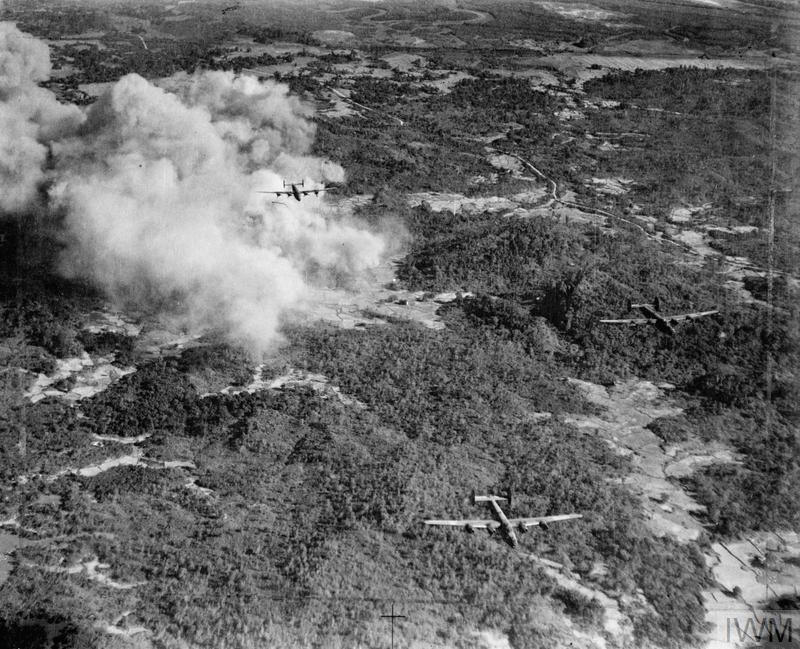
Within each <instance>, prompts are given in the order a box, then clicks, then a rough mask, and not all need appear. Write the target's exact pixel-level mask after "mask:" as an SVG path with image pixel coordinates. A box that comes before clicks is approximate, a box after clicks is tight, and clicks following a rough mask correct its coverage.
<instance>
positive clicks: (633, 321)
mask: <svg viewBox="0 0 800 649" xmlns="http://www.w3.org/2000/svg"><path fill="white" fill-rule="evenodd" d="M600 322H602V323H603V324H629V325H640V324H654V323H655V322H657V321H656V319H655V318H625V319H623V320H601V321H600Z"/></svg>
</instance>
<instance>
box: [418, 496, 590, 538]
mask: <svg viewBox="0 0 800 649" xmlns="http://www.w3.org/2000/svg"><path fill="white" fill-rule="evenodd" d="M511 499H512V495H511V491H510V490H509V492H508V493H507V494H506V496H505V497H503V496H494V495H487V496H476V495H475V492H474V491H473V492H472V503H473V505H475V504H477V503H479V502H487V503H489V507H490V511H491V513H492V516H493V517H494V518H491V519H484V518H471V519H428V520H425V521H423V523H424V524H425V525H444V526H449V527H463V528H464V531H466V532H467V533H468V534H474V533H475V530H486V531H487V533H488V534H489V535H493V534H494V533H495V532H500V536H501V538H502V539H503V540H504V541H505V542H506V543H508V545H510V546H511V547H512V548H516V547H517V546H518V545H519V540H518V539H517V535H516V534H515V533H514V529H515V528H516V530H517V532H519V533H520V534H525V533H527V531H528V528H529V527H533V526H534V525H536V526H538V527H539V528H541V529H543V530H547V529H548V528H549V524H550V523H556V522H558V521H569V520H574V519H577V518H583V514H556V515H555V516H533V517H523V518H508V517H507V516H506V514H505V512H503V510H502V509H501V508H500V505H499V504H498V502H499V501H501V500H505V501H506V502H508V506H509V507H511Z"/></svg>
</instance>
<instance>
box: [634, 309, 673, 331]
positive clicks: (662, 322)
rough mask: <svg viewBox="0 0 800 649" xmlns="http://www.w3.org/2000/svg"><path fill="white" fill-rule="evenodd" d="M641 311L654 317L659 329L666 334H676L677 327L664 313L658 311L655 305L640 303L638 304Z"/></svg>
mask: <svg viewBox="0 0 800 649" xmlns="http://www.w3.org/2000/svg"><path fill="white" fill-rule="evenodd" d="M637 308H638V309H639V311H641V312H642V313H643V314H644V315H645V316H647V317H648V318H652V319H653V320H655V321H656V322H655V325H656V329H658V330H659V331H663V332H664V333H665V334H670V335H671V336H674V335H675V328H674V327H673V326H672V325H671V324H670V323H669V320H667V319H666V318H665V317H664V316H663V315H661V314H660V313H659V312H658V311H656V310H655V309H654V308H653V307H651V306H650V305H649V304H639V305H637Z"/></svg>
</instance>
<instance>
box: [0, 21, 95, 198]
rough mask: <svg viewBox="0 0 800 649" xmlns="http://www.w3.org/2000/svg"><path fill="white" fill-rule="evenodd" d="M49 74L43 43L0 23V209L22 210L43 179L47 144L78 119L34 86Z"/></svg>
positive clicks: (79, 117) (75, 112)
mask: <svg viewBox="0 0 800 649" xmlns="http://www.w3.org/2000/svg"><path fill="white" fill-rule="evenodd" d="M49 74H50V54H49V51H48V49H47V45H45V44H44V43H42V42H41V41H39V40H37V39H35V38H33V37H32V36H29V35H28V34H23V33H22V32H21V31H19V30H18V29H17V28H16V27H15V26H14V25H13V24H12V23H0V134H1V135H0V211H9V212H10V211H14V210H20V209H24V208H25V207H26V206H27V205H28V204H30V202H31V201H33V200H35V197H36V193H37V190H38V188H39V186H40V184H41V182H42V181H43V179H44V172H43V171H42V166H43V164H44V163H45V161H46V159H47V146H46V143H47V142H48V141H50V140H52V139H53V138H57V137H59V136H60V135H61V134H63V133H65V132H69V131H70V130H72V129H74V128H75V127H76V126H77V125H78V124H79V123H80V122H81V120H82V119H83V114H82V113H81V111H80V110H79V109H78V108H77V107H75V106H65V105H63V104H60V103H59V102H58V101H57V100H56V98H55V97H54V96H53V95H52V93H50V92H47V91H46V90H44V89H42V88H39V86H37V85H36V82H38V81H44V80H45V79H47V78H48V76H49Z"/></svg>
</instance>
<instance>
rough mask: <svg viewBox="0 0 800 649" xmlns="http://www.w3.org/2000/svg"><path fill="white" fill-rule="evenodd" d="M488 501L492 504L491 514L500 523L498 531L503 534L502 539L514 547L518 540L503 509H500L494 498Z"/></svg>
mask: <svg viewBox="0 0 800 649" xmlns="http://www.w3.org/2000/svg"><path fill="white" fill-rule="evenodd" d="M489 503H490V504H491V506H492V514H493V515H494V517H495V518H496V519H497V522H498V523H500V533H501V534H502V535H503V540H504V541H505V542H506V543H508V544H509V545H510V546H511V547H512V548H516V547H517V545H518V544H519V541H518V540H517V535H516V534H514V529H513V528H512V527H511V523H510V522H509V521H508V518H507V517H506V515H505V513H504V512H503V510H502V509H500V505H498V504H497V501H496V500H490V501H489Z"/></svg>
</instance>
